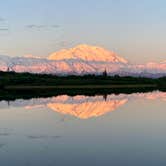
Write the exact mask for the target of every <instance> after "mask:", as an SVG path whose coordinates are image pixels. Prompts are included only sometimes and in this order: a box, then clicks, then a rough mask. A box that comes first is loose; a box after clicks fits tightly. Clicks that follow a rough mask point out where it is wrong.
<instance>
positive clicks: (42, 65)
mask: <svg viewBox="0 0 166 166" xmlns="http://www.w3.org/2000/svg"><path fill="white" fill-rule="evenodd" d="M0 70H1V71H8V70H9V71H16V72H30V73H46V74H56V75H84V74H97V75H98V74H102V73H103V71H105V70H106V71H107V73H108V74H109V75H115V74H118V75H121V76H126V75H127V76H147V77H160V76H166V61H163V62H161V63H147V64H140V65H134V64H129V63H128V61H127V60H125V59H124V58H121V57H119V56H118V55H117V54H115V53H113V52H112V51H108V50H106V49H104V48H101V47H95V46H88V45H79V46H76V47H75V48H71V49H68V50H62V51H59V52H55V53H53V54H51V55H50V56H48V58H45V59H44V58H39V57H37V58H36V57H33V56H26V57H9V56H0Z"/></svg>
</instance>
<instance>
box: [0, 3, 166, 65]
mask: <svg viewBox="0 0 166 166" xmlns="http://www.w3.org/2000/svg"><path fill="white" fill-rule="evenodd" d="M165 8H166V1H164V0H141V1H137V0H102V1H101V0H68V1H67V0H5V1H1V2H0V54H1V55H2V54H3V55H4V54H5V55H11V56H18V55H19V56H22V55H27V54H32V55H36V56H43V57H46V56H47V55H49V54H50V53H52V52H54V51H57V50H59V49H61V48H68V47H73V46H75V45H77V44H81V43H87V44H91V45H99V46H103V47H105V48H108V49H110V50H113V51H115V52H117V53H118V54H119V55H121V56H122V57H124V58H126V59H129V60H130V61H131V62H136V63H137V62H139V63H142V62H147V61H162V60H166V49H165V43H166V33H165V29H166V10H165Z"/></svg>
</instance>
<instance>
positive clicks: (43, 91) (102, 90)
mask: <svg viewBox="0 0 166 166" xmlns="http://www.w3.org/2000/svg"><path fill="white" fill-rule="evenodd" d="M153 90H161V91H165V90H166V77H163V78H158V79H152V78H142V77H138V78H135V77H119V76H107V75H102V76H95V75H85V76H64V77H62V76H54V75H46V74H30V73H15V72H0V100H15V99H19V98H23V99H29V98H37V97H52V96H57V95H64V94H66V95H70V96H74V95H88V96H91V95H103V96H105V95H107V94H112V93H114V94H119V93H126V94H129V93H136V92H150V91H153Z"/></svg>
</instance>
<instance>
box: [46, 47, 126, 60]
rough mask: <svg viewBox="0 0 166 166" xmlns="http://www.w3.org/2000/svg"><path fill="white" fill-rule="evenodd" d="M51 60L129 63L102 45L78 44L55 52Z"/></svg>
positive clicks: (50, 57)
mask: <svg viewBox="0 0 166 166" xmlns="http://www.w3.org/2000/svg"><path fill="white" fill-rule="evenodd" d="M48 59H49V60H69V59H80V60H84V61H93V62H113V63H115V62H116V63H127V60H125V59H123V58H121V57H119V56H118V55H116V54H115V53H114V52H111V51H108V50H106V49H104V48H101V47H95V46H88V45H85V44H84V45H78V46H76V47H75V48H71V49H69V50H61V51H59V52H55V53H53V54H51V55H50V56H49V57H48Z"/></svg>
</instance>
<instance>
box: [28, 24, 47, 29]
mask: <svg viewBox="0 0 166 166" xmlns="http://www.w3.org/2000/svg"><path fill="white" fill-rule="evenodd" d="M45 27H46V26H45V25H35V24H30V25H27V26H26V28H29V29H43V28H45Z"/></svg>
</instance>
